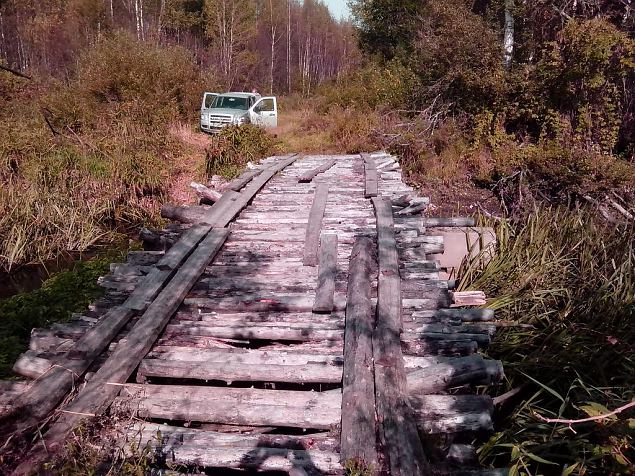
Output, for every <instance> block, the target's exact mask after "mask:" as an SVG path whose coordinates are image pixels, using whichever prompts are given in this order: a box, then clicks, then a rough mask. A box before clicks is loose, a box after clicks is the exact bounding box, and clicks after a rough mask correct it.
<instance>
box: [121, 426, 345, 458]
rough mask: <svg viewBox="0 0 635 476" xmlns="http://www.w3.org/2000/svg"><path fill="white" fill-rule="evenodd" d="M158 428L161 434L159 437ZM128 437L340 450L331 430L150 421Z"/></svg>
mask: <svg viewBox="0 0 635 476" xmlns="http://www.w3.org/2000/svg"><path fill="white" fill-rule="evenodd" d="M157 432H159V433H160V434H161V437H160V439H157ZM126 434H127V436H128V441H134V442H135V443H138V444H139V446H138V447H141V448H143V447H144V446H145V445H146V444H148V443H151V444H157V445H160V447H162V448H169V447H171V446H178V445H179V444H189V445H193V446H199V447H202V448H224V447H243V448H248V447H253V448H258V447H259V446H264V447H267V448H289V449H292V450H293V449H298V450H302V449H304V450H319V451H337V449H338V447H339V441H338V440H337V438H334V437H333V436H331V435H329V433H326V432H322V433H312V434H310V435H294V436H291V435H278V434H267V433H252V434H245V433H220V432H216V431H210V430H202V429H194V428H183V427H182V426H170V425H163V424H158V423H150V422H136V423H134V424H133V425H131V426H130V428H128V429H127V431H126Z"/></svg>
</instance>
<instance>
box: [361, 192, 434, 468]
mask: <svg viewBox="0 0 635 476" xmlns="http://www.w3.org/2000/svg"><path fill="white" fill-rule="evenodd" d="M372 201H373V205H374V207H375V213H376V215H377V248H378V262H379V278H378V289H377V296H378V297H377V321H376V326H375V331H374V333H373V355H374V359H375V397H376V406H377V415H378V420H379V422H378V423H379V436H380V441H381V443H382V447H383V450H384V452H385V457H386V463H387V469H388V472H389V474H391V475H395V476H396V475H413V476H414V475H420V474H428V473H429V465H428V461H427V459H426V456H425V454H424V451H423V446H422V444H421V440H420V439H419V434H418V431H417V427H416V425H415V420H414V416H413V414H412V409H411V407H410V405H409V401H408V397H407V383H406V371H405V368H404V362H403V355H402V352H401V340H400V331H401V282H400V281H401V279H400V277H399V262H398V256H397V247H396V242H395V233H394V228H393V216H392V208H391V204H390V201H388V200H387V199H384V198H382V197H375V198H373V200H372Z"/></svg>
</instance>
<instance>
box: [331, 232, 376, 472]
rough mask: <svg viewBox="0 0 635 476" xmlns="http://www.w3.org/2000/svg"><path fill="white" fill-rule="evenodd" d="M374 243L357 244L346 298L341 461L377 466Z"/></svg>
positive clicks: (353, 254)
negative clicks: (373, 340) (371, 272)
mask: <svg viewBox="0 0 635 476" xmlns="http://www.w3.org/2000/svg"><path fill="white" fill-rule="evenodd" d="M371 247H372V241H371V240H370V239H369V238H364V237H362V238H359V239H358V240H357V241H356V242H355V244H354V245H353V252H352V253H351V263H350V269H349V275H348V294H347V298H346V302H347V305H346V331H345V338H344V370H343V379H342V431H341V436H340V442H341V450H340V454H341V461H342V462H343V463H345V462H346V461H348V460H356V461H360V462H362V463H363V464H364V466H365V467H376V466H377V446H376V435H377V428H376V422H375V380H374V376H373V374H374V366H373V346H372V332H373V327H374V315H373V306H372V303H371V300H370V291H371V289H370V287H371V282H370V271H371V263H370V262H371V259H372V258H371V255H372V251H371Z"/></svg>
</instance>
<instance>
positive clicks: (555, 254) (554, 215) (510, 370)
mask: <svg viewBox="0 0 635 476" xmlns="http://www.w3.org/2000/svg"><path fill="white" fill-rule="evenodd" d="M497 237H498V254H497V255H496V256H495V257H494V258H493V259H492V260H491V261H490V262H489V263H488V264H487V265H483V264H482V262H479V261H478V260H474V261H473V262H472V263H468V264H467V265H466V266H465V267H464V269H463V270H462V271H463V273H462V276H463V277H462V280H461V282H460V288H461V289H468V288H470V289H481V290H483V291H485V292H486V293H487V294H488V296H491V299H490V300H489V302H488V306H489V307H491V308H494V309H497V315H498V318H499V319H501V320H505V321H512V322H513V323H516V324H523V326H518V327H503V328H501V330H500V331H499V332H498V333H497V334H496V336H495V338H494V340H493V342H492V345H491V347H490V349H489V353H490V355H491V356H492V357H495V358H500V359H502V360H503V361H504V363H505V368H506V373H507V375H508V378H509V382H508V383H509V387H519V386H521V392H520V395H519V396H518V397H516V400H512V401H511V402H512V403H513V405H512V408H511V409H510V408H509V406H508V407H506V410H504V411H503V412H501V415H500V416H501V421H500V422H499V423H500V427H501V428H503V429H502V430H501V431H500V432H498V433H497V434H496V435H494V437H493V438H492V439H491V440H490V442H489V443H488V444H487V445H485V446H484V447H483V448H482V450H481V457H482V458H483V460H485V461H486V462H492V463H495V464H498V465H500V464H509V463H510V461H511V467H512V474H525V475H538V474H580V475H582V474H622V473H623V474H626V473H628V471H630V469H632V464H633V462H634V461H635V455H634V454H633V449H632V436H633V434H632V427H633V424H634V423H635V420H633V419H630V420H629V418H628V416H629V414H628V413H626V414H620V415H617V416H614V417H612V418H607V419H602V420H600V421H593V422H588V423H584V424H579V425H573V426H572V427H571V428H570V427H569V425H567V424H558V423H546V422H544V421H543V420H542V419H541V417H546V418H560V419H580V418H584V417H588V416H595V415H598V414H602V413H607V412H608V411H609V410H610V409H611V410H612V409H615V408H617V407H619V406H621V405H624V404H626V403H628V402H630V401H631V399H632V398H633V397H634V396H635V388H634V386H633V383H634V378H633V376H634V375H635V373H634V370H635V368H634V363H635V348H634V346H633V344H634V343H635V331H634V330H633V325H632V323H633V318H634V317H635V227H634V226H633V224H631V225H630V226H623V227H614V226H611V227H609V226H606V225H605V224H604V223H602V222H600V221H598V220H597V218H596V217H595V216H594V215H593V214H592V213H591V212H588V211H585V210H574V211H571V210H569V209H564V208H543V209H539V210H535V211H534V212H533V213H532V214H530V215H529V216H528V218H527V219H526V221H524V222H522V223H510V222H506V221H503V222H500V223H499V224H498V227H497ZM630 416H632V413H631V414H630Z"/></svg>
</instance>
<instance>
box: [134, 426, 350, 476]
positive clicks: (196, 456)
mask: <svg viewBox="0 0 635 476" xmlns="http://www.w3.org/2000/svg"><path fill="white" fill-rule="evenodd" d="M147 427H150V428H151V430H146V429H145V428H147ZM140 433H141V436H139V434H140ZM157 434H160V435H161V440H160V441H158V440H157ZM128 441H133V442H134V445H135V448H136V449H135V448H132V449H129V451H130V453H131V454H132V455H134V454H136V451H138V448H144V447H146V445H147V446H148V447H150V448H151V449H152V453H153V454H155V455H157V457H159V458H162V457H165V458H167V459H169V461H170V462H171V463H172V464H176V465H183V466H196V467H206V468H214V469H216V470H217V471H218V468H236V469H245V470H253V471H265V472H269V471H276V472H280V471H282V472H285V473H289V474H341V473H342V471H343V468H342V466H341V465H340V464H339V461H338V455H337V453H336V448H335V443H334V440H333V439H332V438H328V437H326V436H322V435H320V434H318V435H310V436H304V437H302V436H287V435H267V434H255V435H243V434H227V433H218V432H211V431H205V430H190V429H184V428H177V427H170V426H166V425H159V426H157V425H151V424H146V426H145V427H144V429H139V427H133V428H132V429H131V430H130V431H128ZM128 445H129V443H128ZM166 474H167V473H166Z"/></svg>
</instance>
